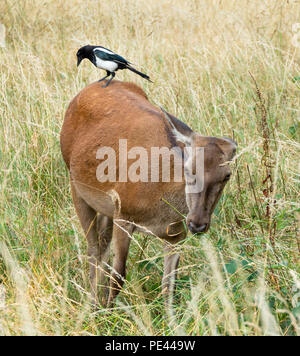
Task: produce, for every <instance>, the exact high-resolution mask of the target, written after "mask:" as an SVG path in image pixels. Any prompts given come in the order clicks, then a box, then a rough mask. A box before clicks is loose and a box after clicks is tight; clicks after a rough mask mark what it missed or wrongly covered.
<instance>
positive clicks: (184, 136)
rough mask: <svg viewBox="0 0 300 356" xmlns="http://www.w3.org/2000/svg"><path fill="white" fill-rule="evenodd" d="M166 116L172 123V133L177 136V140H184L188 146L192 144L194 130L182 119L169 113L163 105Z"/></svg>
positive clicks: (162, 109)
mask: <svg viewBox="0 0 300 356" xmlns="http://www.w3.org/2000/svg"><path fill="white" fill-rule="evenodd" d="M161 111H162V112H163V114H164V116H165V118H166V119H167V121H168V123H169V124H170V125H171V129H172V133H173V135H174V136H175V138H176V140H177V141H179V142H182V143H183V144H184V145H186V146H191V145H192V135H193V133H194V132H193V130H192V129H191V128H190V127H189V126H187V125H186V124H184V123H183V122H182V121H180V120H178V119H177V118H176V117H175V116H173V115H171V114H169V113H168V112H167V111H166V110H165V109H164V108H162V107H161Z"/></svg>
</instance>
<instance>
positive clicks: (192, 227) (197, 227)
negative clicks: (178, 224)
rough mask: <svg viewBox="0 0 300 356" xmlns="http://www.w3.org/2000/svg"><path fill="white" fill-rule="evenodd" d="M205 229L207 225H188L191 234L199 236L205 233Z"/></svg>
mask: <svg viewBox="0 0 300 356" xmlns="http://www.w3.org/2000/svg"><path fill="white" fill-rule="evenodd" d="M206 228H207V224H202V225H198V224H195V223H193V222H192V221H191V222H190V223H189V229H190V231H191V232H192V233H193V234H199V233H202V232H205V231H206Z"/></svg>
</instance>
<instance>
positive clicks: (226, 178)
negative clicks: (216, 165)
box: [224, 174, 231, 182]
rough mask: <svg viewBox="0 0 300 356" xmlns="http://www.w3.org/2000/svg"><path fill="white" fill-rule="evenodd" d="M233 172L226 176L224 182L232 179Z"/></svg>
mask: <svg viewBox="0 0 300 356" xmlns="http://www.w3.org/2000/svg"><path fill="white" fill-rule="evenodd" d="M230 176H231V174H227V175H226V177H225V178H224V182H227V181H228V180H229V179H230Z"/></svg>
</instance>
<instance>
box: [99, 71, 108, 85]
mask: <svg viewBox="0 0 300 356" xmlns="http://www.w3.org/2000/svg"><path fill="white" fill-rule="evenodd" d="M110 75H111V72H109V71H108V70H107V71H106V76H105V77H103V78H101V79H99V80H98V82H102V80H104V79H106V78H107V77H109V76H110Z"/></svg>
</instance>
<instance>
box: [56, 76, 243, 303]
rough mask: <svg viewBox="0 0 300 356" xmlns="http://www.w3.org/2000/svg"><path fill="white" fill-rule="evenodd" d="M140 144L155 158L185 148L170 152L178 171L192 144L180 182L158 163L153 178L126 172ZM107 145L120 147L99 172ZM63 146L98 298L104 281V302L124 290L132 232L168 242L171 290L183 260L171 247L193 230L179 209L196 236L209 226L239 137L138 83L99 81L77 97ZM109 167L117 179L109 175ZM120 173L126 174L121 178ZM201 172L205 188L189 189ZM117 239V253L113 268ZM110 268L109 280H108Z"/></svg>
mask: <svg viewBox="0 0 300 356" xmlns="http://www.w3.org/2000/svg"><path fill="white" fill-rule="evenodd" d="M120 139H122V140H120ZM125 140H126V141H125ZM120 142H121V143H124V142H126V145H127V147H126V149H127V150H128V152H131V156H130V157H127V158H126V159H125V158H124V157H122V155H124V152H123V150H122V152H121V150H120ZM136 147H142V148H143V150H144V151H143V152H146V154H148V155H149V156H150V155H151V150H152V148H155V147H156V148H165V149H166V148H167V149H169V150H172V148H174V147H177V148H179V149H178V150H175V151H172V152H173V156H172V160H171V164H170V171H171V172H173V173H174V170H175V163H174V162H175V160H176V159H177V158H182V154H181V153H180V152H183V151H181V150H184V149H185V148H186V149H187V148H189V149H190V150H189V151H188V152H189V153H188V155H187V156H185V158H184V159H182V160H181V161H180V160H179V162H181V163H180V167H181V168H182V169H183V171H184V174H183V179H181V180H180V179H177V180H176V179H175V176H173V175H172V174H171V175H170V176H171V178H170V179H169V181H164V180H163V179H162V177H163V174H164V173H163V172H162V168H161V164H158V166H157V167H156V169H157V170H158V171H157V172H156V173H158V174H157V175H156V179H154V181H151V179H149V181H146V180H143V179H135V180H134V179H133V181H130V179H128V177H127V176H126V177H124V174H123V173H124V172H123V173H122V172H121V171H124V169H125V172H126V171H128V169H129V170H130V167H129V166H130V164H132V163H133V162H135V161H136V158H137V155H135V154H134V152H135V151H134V150H135V148H136ZM101 148H109V149H110V150H112V151H113V152H115V153H116V155H115V157H113V159H112V160H111V161H110V163H111V164H115V166H116V167H113V168H111V167H107V169H106V170H103V171H102V173H101V172H100V173H99V164H100V163H103V162H104V160H103V159H104V158H105V157H106V156H105V154H104V155H103V154H101V152H100V153H99V149H101ZM198 148H199V149H204V156H203V160H204V162H203V164H204V170H203V169H202V171H201V172H200V173H199V172H197V171H196V173H195V167H196V165H197V162H196V160H197V155H194V154H193V152H194V151H195V150H196V149H198ZM61 150H62V154H63V158H64V161H65V162H66V164H67V166H68V169H69V171H70V181H71V190H72V198H73V202H74V205H75V208H76V212H77V214H78V217H79V220H80V222H81V225H82V227H83V230H84V232H85V234H86V238H87V242H88V256H89V265H90V283H91V293H92V300H93V303H94V304H98V291H97V287H98V283H100V285H101V286H102V287H101V291H102V292H103V293H102V302H103V304H104V305H112V303H113V301H114V299H115V297H116V296H117V294H118V292H119V291H120V288H121V286H122V284H123V281H124V278H125V265H126V259H127V255H128V249H129V245H130V240H131V238H130V236H131V234H132V233H133V232H141V233H145V232H146V233H147V235H155V236H158V237H159V238H161V239H163V240H165V241H167V242H166V244H165V245H166V247H165V249H166V254H165V261H164V277H163V291H164V292H165V293H166V295H167V296H170V295H171V294H172V293H173V285H174V280H175V277H176V269H177V267H178V262H179V255H178V254H177V253H175V252H174V251H173V249H172V246H174V245H175V244H176V243H177V242H179V241H181V240H182V239H184V238H185V237H186V234H187V231H186V229H185V228H184V226H183V224H182V222H181V220H182V216H181V215H179V213H178V212H180V213H181V214H183V215H184V216H187V218H186V226H187V227H188V229H189V230H190V231H191V232H192V233H193V234H198V233H204V232H206V231H207V230H208V228H209V226H210V222H211V215H212V213H213V210H214V208H215V206H216V204H217V202H218V200H219V198H220V196H221V193H222V191H223V188H224V186H225V185H226V183H227V181H228V180H229V178H230V166H229V164H228V162H229V161H230V160H231V159H232V158H233V156H234V154H235V151H236V144H235V142H233V141H232V140H230V139H227V138H216V137H205V136H201V135H199V134H198V133H196V132H194V131H192V129H190V128H189V127H188V126H187V125H185V124H184V123H183V122H181V121H180V120H178V119H176V118H175V117H174V116H173V115H171V114H169V113H167V112H165V111H164V110H161V109H159V108H157V107H155V106H154V105H152V104H151V103H150V102H149V101H148V99H147V96H146V95H145V93H144V92H143V90H142V89H141V88H139V87H138V86H136V85H134V84H132V83H124V82H119V81H113V82H112V83H111V85H110V86H108V87H107V88H102V86H101V84H100V83H93V84H91V85H89V86H88V87H87V88H85V89H83V90H82V91H81V92H80V93H79V94H78V95H77V96H76V97H75V98H74V99H73V100H72V101H71V103H70V105H69V107H68V110H67V112H66V116H65V120H64V124H63V127H62V131H61ZM130 150H131V151H130ZM184 151H185V150H184ZM105 152H106V153H107V155H108V154H109V153H110V151H109V150H108V151H105ZM105 152H104V153H105ZM161 152H162V151H161ZM102 153H103V152H102ZM134 156H135V157H134ZM107 157H108V156H107ZM134 158H135V159H134ZM124 159H125V161H124ZM122 160H123V161H124V162H125V163H124V162H123V161H122ZM121 161H122V162H121ZM160 163H161V160H160ZM122 165H123V166H122ZM124 165H125V167H124ZM152 168H153V167H152ZM150 169H151V167H150V168H148V170H149V172H150ZM108 170H111V171H110V173H112V175H113V177H116V179H115V180H109V179H107V180H105V179H103V178H105V177H103V175H105V174H106V173H107V171H108ZM100 171H101V170H100ZM147 172H148V171H147ZM121 173H122V175H123V177H122V179H120V177H118V176H120V175H121ZM138 173H141V172H138V170H136V172H135V177H136V176H137V175H138ZM149 174H150V173H149ZM199 174H200V175H201V177H202V178H201V179H200V180H201V182H202V188H201V191H190V190H189V189H188V188H189V185H191V184H192V183H193V180H194V179H195V177H196V178H197V175H199ZM157 177H159V178H158V179H157ZM124 178H127V179H124ZM126 180H127V181H126ZM111 242H113V252H114V259H113V265H112V267H111V268H108V258H109V252H110V244H111ZM108 274H110V286H107V285H106V283H105V280H106V276H107V275H108Z"/></svg>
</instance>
